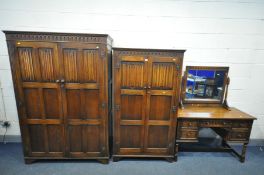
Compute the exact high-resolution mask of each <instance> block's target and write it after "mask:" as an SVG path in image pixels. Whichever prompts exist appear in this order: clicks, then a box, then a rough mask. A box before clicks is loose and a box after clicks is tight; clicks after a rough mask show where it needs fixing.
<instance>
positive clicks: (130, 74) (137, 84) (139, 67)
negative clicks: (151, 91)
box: [121, 62, 144, 89]
mask: <svg viewBox="0 0 264 175" xmlns="http://www.w3.org/2000/svg"><path fill="white" fill-rule="evenodd" d="M143 74H144V63H141V62H122V72H121V77H122V78H121V79H122V80H121V81H122V83H121V86H122V88H131V89H133V88H142V87H143V86H144V81H143V78H144V77H143Z"/></svg>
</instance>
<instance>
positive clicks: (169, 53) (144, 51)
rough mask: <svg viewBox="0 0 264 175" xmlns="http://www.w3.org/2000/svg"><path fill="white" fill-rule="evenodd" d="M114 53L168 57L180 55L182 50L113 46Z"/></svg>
mask: <svg viewBox="0 0 264 175" xmlns="http://www.w3.org/2000/svg"><path fill="white" fill-rule="evenodd" d="M113 50H114V53H115V54H116V55H146V56H147V55H152V56H155V55H157V56H169V57H177V56H179V57H182V56H183V53H184V51H183V50H159V49H157V50H156V49H135V50H133V49H128V50H123V49H122V50H119V49H115V48H113Z"/></svg>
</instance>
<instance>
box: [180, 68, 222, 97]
mask: <svg viewBox="0 0 264 175" xmlns="http://www.w3.org/2000/svg"><path fill="white" fill-rule="evenodd" d="M224 79H225V71H223V70H192V69H190V70H188V72H187V82H186V83H187V84H186V93H185V94H186V97H185V98H186V100H196V99H197V100H198V99H199V100H202V99H204V100H217V101H218V100H221V98H222V94H223V85H224Z"/></svg>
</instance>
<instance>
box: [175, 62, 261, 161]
mask: <svg viewBox="0 0 264 175" xmlns="http://www.w3.org/2000/svg"><path fill="white" fill-rule="evenodd" d="M228 70H229V68H228V67H202V66H199V67H197V66H187V67H186V71H185V73H184V76H183V80H182V90H181V101H180V109H179V110H178V122H177V137H176V146H175V152H176V155H175V158H176V159H177V154H178V151H225V152H233V153H234V154H235V155H236V156H237V157H238V158H239V160H240V161H241V162H244V161H245V154H246V149H247V144H248V143H249V138H250V132H251V128H252V124H253V121H254V120H255V119H256V118H254V117H253V116H251V115H249V114H246V113H244V112H242V111H240V110H238V109H236V108H231V107H229V106H228V104H227V94H228V85H229V82H230V80H229V77H228ZM202 128H211V129H212V130H213V131H214V132H215V133H216V134H218V135H219V136H220V137H221V138H222V144H221V147H218V148H213V149H212V148H209V147H208V148H207V149H206V148H205V149H201V148H192V149H186V148H184V147H181V145H182V143H194V142H199V130H200V129H202ZM229 143H237V144H242V152H241V153H238V152H237V151H236V150H234V149H233V148H232V147H231V146H230V145H229Z"/></svg>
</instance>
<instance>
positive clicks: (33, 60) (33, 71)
mask: <svg viewBox="0 0 264 175" xmlns="http://www.w3.org/2000/svg"><path fill="white" fill-rule="evenodd" d="M15 53H16V55H15V58H16V59H14V60H12V70H13V76H14V77H16V79H15V81H16V82H15V86H16V89H17V91H16V97H17V107H18V112H19V119H20V124H21V132H22V139H23V142H24V144H25V146H24V150H25V154H26V156H29V157H40V156H43V157H48V156H53V157H62V156H63V154H64V146H63V145H64V129H63V111H62V100H61V91H60V86H59V84H58V83H57V82H58V80H59V79H60V73H59V72H60V70H59V64H58V51H57V44H55V43H48V42H23V41H16V43H15Z"/></svg>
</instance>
